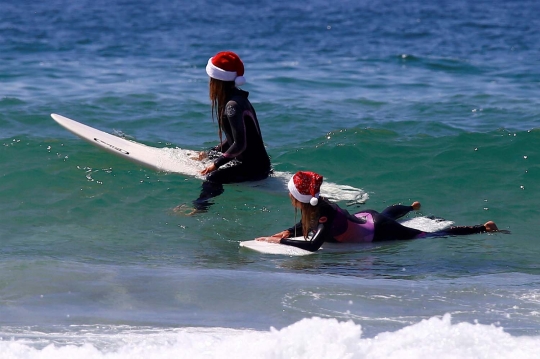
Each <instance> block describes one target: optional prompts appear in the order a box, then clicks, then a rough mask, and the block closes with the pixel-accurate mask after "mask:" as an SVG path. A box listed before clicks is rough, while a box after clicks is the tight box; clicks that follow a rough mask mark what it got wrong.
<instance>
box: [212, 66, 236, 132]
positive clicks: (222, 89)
mask: <svg viewBox="0 0 540 359" xmlns="http://www.w3.org/2000/svg"><path fill="white" fill-rule="evenodd" d="M209 88H210V89H209V95H210V103H211V104H212V120H214V119H216V118H217V123H218V131H219V132H218V135H219V142H220V143H222V142H223V141H222V128H223V115H224V113H225V105H227V96H228V94H229V92H230V91H231V89H233V88H234V82H227V81H221V80H216V79H215V78H213V77H210V84H209Z"/></svg>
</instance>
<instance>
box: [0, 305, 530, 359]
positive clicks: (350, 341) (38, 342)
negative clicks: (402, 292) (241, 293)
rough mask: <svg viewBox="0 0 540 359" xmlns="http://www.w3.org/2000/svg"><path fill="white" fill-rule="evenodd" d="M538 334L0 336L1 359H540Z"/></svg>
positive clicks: (426, 330)
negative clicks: (366, 336) (367, 336)
mask: <svg viewBox="0 0 540 359" xmlns="http://www.w3.org/2000/svg"><path fill="white" fill-rule="evenodd" d="M538 353H540V336H534V337H531V336H512V335H510V334H508V333H506V332H505V331H504V328H501V327H497V326H496V325H483V324H478V323H474V324H473V323H466V322H461V323H452V320H451V316H450V315H449V314H447V315H444V316H443V317H433V318H430V319H428V320H422V321H421V322H419V323H416V324H413V325H410V326H408V327H405V328H403V329H401V330H398V331H395V332H384V333H380V334H379V335H377V336H375V337H373V338H363V336H362V326H361V325H360V324H355V323H353V322H352V321H342V322H340V321H338V320H336V319H321V318H318V317H313V318H310V319H303V320H300V321H298V322H296V323H294V324H292V325H290V326H288V327H285V328H283V329H281V330H276V329H274V328H270V329H269V330H268V331H253V330H234V329H225V328H179V329H169V330H163V329H161V330H160V329H152V328H134V327H127V326H122V327H110V326H102V327H100V326H90V327H72V328H71V329H70V331H69V332H63V333H61V332H59V333H53V334H45V333H40V332H38V331H31V330H28V329H20V330H18V331H12V332H11V333H9V334H8V333H6V332H3V333H2V341H1V342H0V358H14V359H15V358H17V359H34V358H40V359H41V358H43V359H45V358H54V359H63V358H78V359H85V358H109V359H113V358H114V359H116V358H118V359H122V358H128V359H136V358H176V359H178V358H190V359H191V358H239V359H241V358H268V359H273V358H310V359H311V358H400V359H406V358H435V357H436V358H439V359H442V358H520V359H525V358H538V355H539V354H538Z"/></svg>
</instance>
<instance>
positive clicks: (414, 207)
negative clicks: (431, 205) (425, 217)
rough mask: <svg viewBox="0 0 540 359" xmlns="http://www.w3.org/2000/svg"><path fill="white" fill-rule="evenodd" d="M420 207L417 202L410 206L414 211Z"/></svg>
mask: <svg viewBox="0 0 540 359" xmlns="http://www.w3.org/2000/svg"><path fill="white" fill-rule="evenodd" d="M421 206H422V205H421V204H420V202H418V201H414V202H413V204H411V207H412V209H414V210H415V211H418V210H419V209H420V207H421Z"/></svg>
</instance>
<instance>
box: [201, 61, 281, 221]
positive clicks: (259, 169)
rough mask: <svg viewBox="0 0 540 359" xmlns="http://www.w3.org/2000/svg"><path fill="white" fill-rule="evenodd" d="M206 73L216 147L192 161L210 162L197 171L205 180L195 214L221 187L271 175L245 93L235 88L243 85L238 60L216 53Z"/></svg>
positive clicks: (205, 207) (221, 190)
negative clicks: (218, 140)
mask: <svg viewBox="0 0 540 359" xmlns="http://www.w3.org/2000/svg"><path fill="white" fill-rule="evenodd" d="M206 72H207V74H208V76H210V100H211V102H212V118H214V116H215V118H217V123H218V128H219V139H220V144H218V145H217V146H215V147H214V148H212V149H210V151H209V152H204V151H203V152H200V153H199V156H198V157H197V158H195V159H198V160H202V159H204V158H207V157H209V155H210V157H211V159H212V160H213V162H212V163H211V164H210V165H209V166H208V167H206V168H205V169H204V170H203V171H202V172H201V174H202V175H206V176H207V177H206V181H205V182H204V183H203V186H202V191H201V194H200V196H199V198H198V199H197V200H195V201H193V204H194V205H195V209H196V211H205V210H207V209H208V207H209V206H210V204H209V203H208V200H209V199H211V198H213V197H216V196H218V195H220V194H221V193H223V184H225V183H237V182H245V181H259V180H262V179H265V178H266V177H268V175H269V174H270V172H271V167H270V158H269V157H268V154H267V153H266V149H265V147H264V143H263V139H262V134H261V129H260V127H259V122H258V120H257V115H256V113H255V109H254V108H253V106H252V105H251V103H250V101H249V100H248V95H249V93H248V92H246V91H243V90H241V89H239V88H237V87H236V86H241V85H243V84H244V83H245V82H246V80H245V78H244V76H243V75H244V64H243V63H242V61H241V60H240V57H238V55H237V54H235V53H234V52H230V51H226V52H220V53H218V54H216V55H215V56H214V57H211V58H210V59H209V60H208V64H207V66H206ZM222 133H224V134H225V139H224V140H223V139H222ZM226 164H227V166H224V165H226ZM222 166H224V167H222Z"/></svg>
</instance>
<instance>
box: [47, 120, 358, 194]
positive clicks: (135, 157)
mask: <svg viewBox="0 0 540 359" xmlns="http://www.w3.org/2000/svg"><path fill="white" fill-rule="evenodd" d="M51 117H52V118H53V119H54V120H55V121H56V122H57V123H58V124H59V125H61V126H62V127H64V128H65V129H67V130H68V131H70V132H72V133H73V134H74V135H76V136H78V137H80V138H82V139H83V140H85V141H87V142H89V143H91V144H92V145H94V146H97V147H99V148H101V149H103V150H105V151H108V152H110V153H112V154H114V155H117V156H120V157H122V158H125V159H126V160H129V161H131V162H134V163H136V164H139V165H141V166H144V167H148V168H151V169H154V170H157V171H163V172H171V173H178V174H182V175H185V176H192V177H197V178H200V179H203V176H201V175H200V172H201V171H202V170H203V169H204V168H205V167H206V166H207V165H208V162H207V161H196V160H193V159H192V157H194V156H196V155H197V154H198V152H197V151H192V150H185V149H182V148H178V147H176V148H169V147H163V148H158V147H152V146H147V145H144V144H142V143H138V142H135V141H131V140H127V139H125V138H122V137H118V136H115V135H112V134H110V133H106V132H103V131H100V130H98V129H96V128H93V127H90V126H87V125H85V124H82V123H80V122H77V121H75V120H72V119H70V118H67V117H65V116H61V115H58V114H54V113H53V114H51ZM291 176H292V173H289V172H279V171H274V173H273V174H272V175H271V176H270V177H268V178H267V179H264V180H262V181H254V182H245V183H241V184H240V185H248V186H251V187H257V188H261V189H265V190H270V191H283V193H284V194H285V193H287V182H288V181H289V179H290V178H291ZM321 195H322V196H324V197H326V198H329V199H331V200H334V201H349V202H353V203H364V202H365V201H366V200H367V199H368V195H367V193H365V192H364V191H363V190H361V189H359V188H355V187H352V186H347V185H339V184H336V183H331V182H324V183H323V185H322V186H321Z"/></svg>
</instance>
